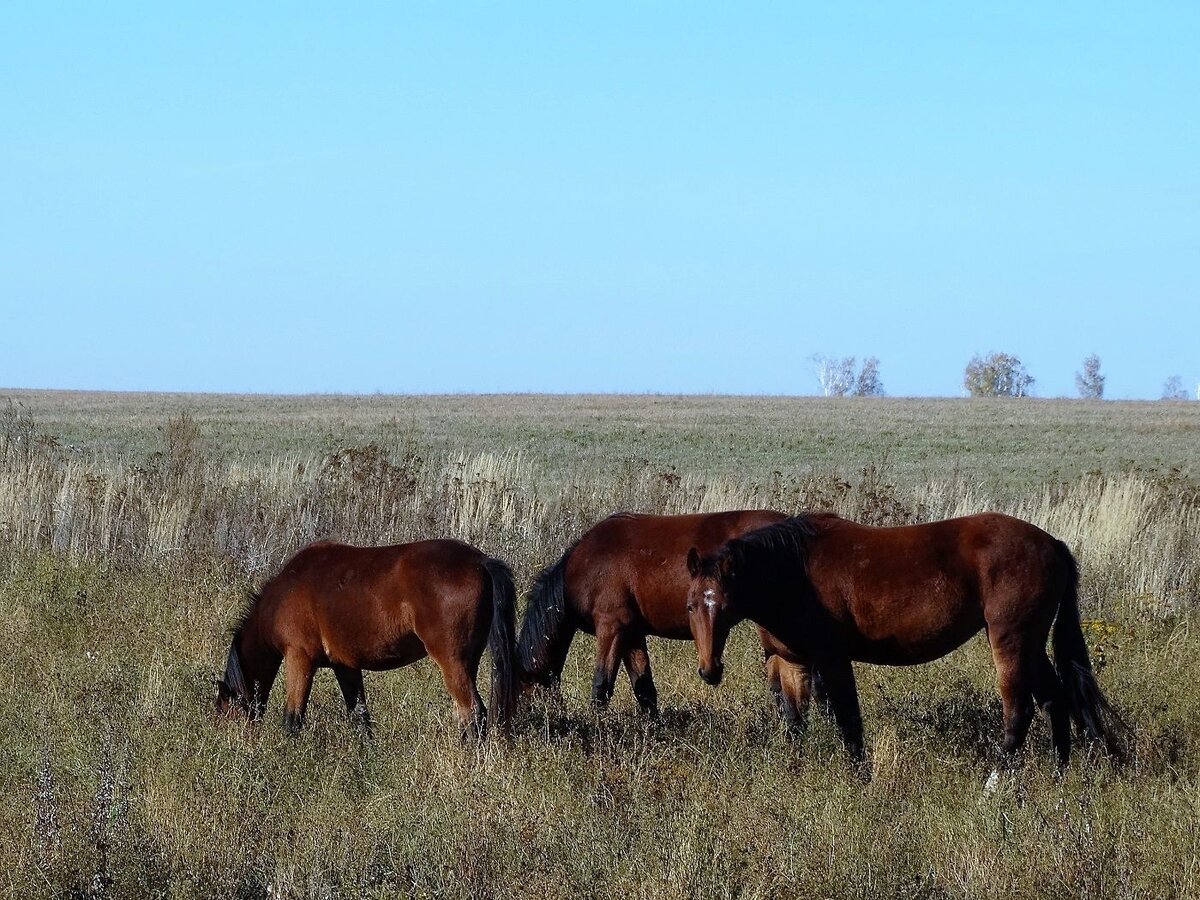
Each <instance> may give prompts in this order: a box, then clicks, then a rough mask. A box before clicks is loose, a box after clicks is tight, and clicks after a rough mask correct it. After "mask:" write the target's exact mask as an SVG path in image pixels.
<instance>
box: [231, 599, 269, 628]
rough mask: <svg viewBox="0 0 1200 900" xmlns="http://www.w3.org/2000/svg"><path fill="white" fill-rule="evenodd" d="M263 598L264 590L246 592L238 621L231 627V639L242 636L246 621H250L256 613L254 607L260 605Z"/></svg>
mask: <svg viewBox="0 0 1200 900" xmlns="http://www.w3.org/2000/svg"><path fill="white" fill-rule="evenodd" d="M261 599H262V591H247V592H246V599H245V600H243V601H242V608H241V609H240V610H239V611H238V617H237V621H236V622H234V623H233V627H232V628H230V629H229V637H230V638H231V639H237V638H238V637H240V636H241V634H242V630H243V629H244V628H245V627H246V623H247V622H249V621H250V616H251V615H253V614H254V607H256V606H257V605H258V601H259V600H261Z"/></svg>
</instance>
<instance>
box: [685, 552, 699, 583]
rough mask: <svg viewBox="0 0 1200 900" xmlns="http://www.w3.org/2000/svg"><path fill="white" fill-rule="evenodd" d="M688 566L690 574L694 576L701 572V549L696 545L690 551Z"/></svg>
mask: <svg viewBox="0 0 1200 900" xmlns="http://www.w3.org/2000/svg"><path fill="white" fill-rule="evenodd" d="M687 567H688V574H690V575H691V576H692V577H693V578H695V577H696V576H697V575H699V574H700V551H699V550H697V549H696V548H695V547H693V548H692V549H691V550H689V551H688V557H687Z"/></svg>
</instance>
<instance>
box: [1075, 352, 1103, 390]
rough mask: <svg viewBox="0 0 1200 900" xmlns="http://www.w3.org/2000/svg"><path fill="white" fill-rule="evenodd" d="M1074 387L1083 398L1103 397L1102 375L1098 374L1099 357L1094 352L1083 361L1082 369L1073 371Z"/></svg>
mask: <svg viewBox="0 0 1200 900" xmlns="http://www.w3.org/2000/svg"><path fill="white" fill-rule="evenodd" d="M1075 388H1076V390H1078V391H1079V396H1080V397H1082V398H1083V399H1084V400H1100V399H1101V398H1103V397H1104V376H1103V375H1101V374H1100V357H1098V356H1097V355H1096V354H1095V353H1093V354H1092V355H1091V356H1089V357H1088V358H1087V359H1085V360H1084V361H1083V371H1082V372H1076V373H1075Z"/></svg>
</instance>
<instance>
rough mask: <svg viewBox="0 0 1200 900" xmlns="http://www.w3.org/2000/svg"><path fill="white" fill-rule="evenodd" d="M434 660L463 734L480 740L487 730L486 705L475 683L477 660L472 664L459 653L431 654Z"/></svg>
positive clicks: (477, 669)
mask: <svg viewBox="0 0 1200 900" xmlns="http://www.w3.org/2000/svg"><path fill="white" fill-rule="evenodd" d="M430 655H431V656H432V655H433V654H432V653H431V654H430ZM433 659H434V662H436V663H437V664H438V668H439V669H441V670H442V681H443V682H445V685H446V690H447V691H448V692H449V693H450V697H451V699H452V700H453V701H454V711H455V713H456V714H457V716H458V724H459V726H460V727H461V728H462V730H463V737H464V738H467V737H468V736H469V737H471V738H474V739H475V740H479V739H481V738H482V737H483V736H484V734H485V732H486V731H487V706H485V705H484V702H483V698H482V697H480V696H479V688H478V687H477V686H476V683H475V676H476V675H477V674H478V671H479V660H478V659H476V660H475V664H474V666H472V665H470V663H469V661H468V660H465V659H462V658H460V657H458V656H450V657H438V656H434V657H433Z"/></svg>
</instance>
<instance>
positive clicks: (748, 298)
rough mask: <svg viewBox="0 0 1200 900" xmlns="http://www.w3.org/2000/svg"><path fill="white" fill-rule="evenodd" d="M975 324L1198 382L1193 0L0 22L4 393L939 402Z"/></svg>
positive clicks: (1053, 358) (373, 11) (952, 387)
mask: <svg viewBox="0 0 1200 900" xmlns="http://www.w3.org/2000/svg"><path fill="white" fill-rule="evenodd" d="M450 7H453V9H454V11H453V12H449V11H447V9H448V8H450ZM993 349H994V350H1004V351H1008V352H1011V353H1015V354H1017V355H1018V356H1020V357H1021V358H1022V359H1023V360H1024V361H1025V363H1026V365H1027V367H1028V369H1029V371H1030V373H1031V374H1032V375H1034V376H1035V377H1036V378H1037V385H1036V387H1035V392H1036V393H1038V394H1039V395H1042V396H1056V395H1073V394H1074V385H1073V374H1074V372H1075V370H1076V369H1078V368H1079V367H1080V363H1081V360H1082V359H1083V357H1084V356H1085V355H1087V354H1088V353H1091V352H1096V353H1098V354H1099V355H1100V357H1101V359H1102V360H1103V370H1104V371H1105V372H1106V373H1107V375H1108V395H1109V396H1112V397H1151V398H1152V397H1157V396H1159V393H1160V391H1161V388H1162V385H1163V382H1164V380H1165V379H1166V378H1167V377H1168V376H1169V375H1173V374H1178V375H1180V376H1181V377H1182V378H1183V379H1184V381H1185V383H1186V384H1188V385H1189V387H1190V388H1191V389H1193V390H1194V388H1195V385H1196V382H1197V381H1200V4H1198V3H1195V2H1186V3H1182V2H1181V3H1177V4H1163V3H1125V4H1119V5H1117V4H1113V5H1109V4H1103V3H1091V2H1089V3H1075V2H1063V3H1054V4H1048V3H1041V2H1039V3H999V4H984V3H963V2H955V3H945V4H940V3H890V4H885V5H861V6H854V7H853V8H850V6H849V5H848V4H830V3H822V4H774V3H773V4H752V3H736V4H697V3H694V2H689V3H655V4H644V3H638V4H628V5H624V4H615V3H603V4H595V5H592V6H589V7H584V6H582V5H581V4H575V3H546V4H526V5H522V4H498V3H488V4H484V5H478V6H475V5H463V4H443V3H437V4H429V5H413V4H409V3H404V4H391V3H389V4H379V5H369V4H342V3H339V4H330V5H328V6H318V5H317V4H297V3H239V4H233V3H205V4H197V5H194V6H187V5H184V4H176V3H165V4H164V3H153V4H152V3H146V4H139V5H133V4H128V3H121V2H108V3H87V4H84V3H80V4H78V5H73V6H65V5H58V4H54V3H42V2H37V3H23V4H17V3H9V4H4V7H3V10H2V11H0V387H62V388H98V389H122V390H125V389H156V390H201V391H273V392H308V391H345V392H373V391H385V392H426V391H460V390H466V391H524V390H533V391H662V392H677V391H678V392H709V391H716V392H733V393H796V394H806V393H815V392H816V391H817V383H816V379H815V377H814V375H813V373H812V367H811V365H810V364H809V361H808V360H809V357H811V356H812V354H814V353H823V354H828V355H856V356H859V357H862V356H865V355H874V356H878V357H879V359H880V360H881V364H880V371H881V374H882V377H883V381H884V384H885V387H886V388H887V390H888V392H889V393H891V394H898V395H904V394H945V395H957V394H959V393H961V379H962V370H963V367H964V365H965V363H966V362H967V360H968V359H969V358H970V357H971V355H972V354H973V353H975V352H985V351H988V350H993Z"/></svg>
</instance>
